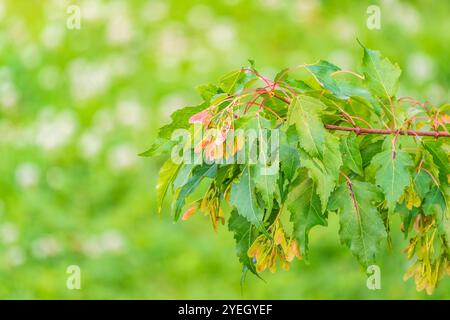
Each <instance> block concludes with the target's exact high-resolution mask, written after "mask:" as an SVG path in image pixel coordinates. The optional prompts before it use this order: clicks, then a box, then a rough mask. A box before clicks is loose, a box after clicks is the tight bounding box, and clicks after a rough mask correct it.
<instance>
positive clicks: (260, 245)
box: [147, 47, 450, 293]
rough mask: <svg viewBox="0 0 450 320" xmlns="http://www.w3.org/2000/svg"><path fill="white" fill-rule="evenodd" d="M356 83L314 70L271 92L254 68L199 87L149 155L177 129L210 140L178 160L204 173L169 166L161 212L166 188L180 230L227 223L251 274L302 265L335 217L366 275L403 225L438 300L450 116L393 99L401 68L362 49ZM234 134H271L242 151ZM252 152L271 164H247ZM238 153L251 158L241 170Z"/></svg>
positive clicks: (334, 70) (294, 74) (289, 77)
mask: <svg viewBox="0 0 450 320" xmlns="http://www.w3.org/2000/svg"><path fill="white" fill-rule="evenodd" d="M302 70H303V71H305V70H306V73H305V72H303V73H302V72H301V71H302ZM361 72H362V74H358V73H356V72H352V71H348V70H342V69H340V68H339V67H337V66H335V65H333V64H332V63H329V62H327V61H319V62H318V63H316V64H308V65H300V66H298V67H296V68H291V69H284V70H282V71H281V72H280V73H278V74H277V75H276V77H275V78H274V80H270V79H268V78H266V77H264V76H263V75H261V74H260V73H259V72H258V71H257V70H256V69H255V65H254V63H253V61H250V66H249V67H245V68H242V69H239V70H236V71H233V72H231V73H229V74H227V75H225V76H224V77H222V78H221V79H220V81H219V83H218V85H207V86H202V87H201V88H200V94H201V96H202V97H203V99H204V102H203V103H202V104H201V105H199V106H198V107H195V108H196V109H195V111H196V112H195V113H193V112H192V111H193V110H194V109H192V107H188V108H185V109H180V110H178V111H176V112H175V114H174V116H173V117H172V119H173V122H172V123H171V124H169V125H166V126H165V127H163V129H161V130H160V135H159V140H158V142H157V143H156V145H155V146H153V147H152V149H151V150H158V149H166V150H167V149H168V148H161V146H164V145H166V146H167V145H170V144H171V143H173V141H171V139H170V138H169V133H172V132H174V131H175V130H176V129H180V128H188V129H189V130H190V132H198V130H200V131H204V132H205V134H204V135H202V136H201V137H200V140H199V141H195V138H196V136H195V134H194V137H193V138H192V139H191V138H189V141H188V142H193V147H190V146H188V147H187V148H185V149H184V151H183V155H187V157H185V158H184V159H188V158H190V156H191V154H192V153H193V154H194V155H200V157H201V159H202V160H203V161H200V162H197V163H194V164H192V163H190V162H186V161H185V162H184V163H180V164H179V166H180V168H181V169H179V168H178V167H177V168H175V167H173V164H172V160H167V161H168V162H166V164H165V165H164V166H163V168H162V170H161V175H160V182H159V183H158V190H159V195H160V196H159V197H158V199H159V200H160V203H161V201H162V199H163V198H164V194H165V191H166V190H167V189H168V188H167V186H171V187H170V189H172V191H173V194H174V200H173V203H174V212H175V214H174V217H175V220H178V219H179V217H180V216H181V211H182V210H183V209H185V210H186V208H187V211H186V213H185V215H184V217H185V218H186V219H184V220H187V218H189V217H190V216H191V215H192V214H193V212H194V211H196V210H197V209H198V210H199V211H202V212H203V213H205V214H206V215H208V216H210V217H211V221H212V223H213V227H214V229H217V226H218V221H221V222H222V223H223V222H224V221H225V220H226V217H227V215H228V216H229V218H228V219H229V230H230V231H232V232H233V233H234V238H235V240H236V242H237V253H238V257H239V260H240V261H241V262H242V263H243V265H244V272H246V271H248V270H250V271H251V272H252V273H255V274H258V273H260V272H262V271H264V270H265V269H266V268H268V269H269V270H270V271H272V272H274V271H275V270H276V265H277V261H279V264H280V265H281V266H282V267H283V268H285V269H288V268H289V265H290V262H291V261H292V260H293V258H294V257H297V258H299V259H301V258H302V257H305V258H307V257H308V250H309V246H308V237H309V232H310V230H311V229H312V228H314V227H316V226H319V225H321V226H326V225H327V219H328V216H329V215H330V214H337V215H338V216H339V223H340V231H339V235H340V240H341V243H342V244H344V245H345V246H347V247H348V248H349V249H350V251H351V253H352V254H353V255H354V256H355V257H356V259H357V260H358V261H359V263H360V264H361V265H362V266H363V267H368V266H369V265H370V264H373V263H375V262H376V259H377V256H378V253H379V251H380V247H381V246H383V245H386V244H387V240H388V239H390V237H389V234H390V232H391V230H390V229H391V228H390V220H391V218H392V217H393V216H394V215H401V218H402V221H403V224H402V231H403V232H404V233H405V236H407V237H410V245H409V246H408V248H407V252H408V258H414V259H415V261H416V262H415V263H414V264H413V266H412V267H411V269H410V271H408V273H407V276H412V275H414V277H415V281H416V285H417V289H418V290H422V289H426V291H427V292H428V293H432V292H433V290H434V288H435V287H436V285H437V283H438V280H439V279H440V278H441V277H442V276H443V275H444V274H445V273H450V261H449V259H450V255H449V248H448V232H447V227H446V223H447V216H448V213H449V201H450V188H449V181H450V174H449V171H450V165H449V150H450V149H449V147H450V145H449V144H448V137H449V134H448V130H449V128H450V124H449V123H448V120H446V119H448V115H449V114H448V108H447V109H446V106H445V105H442V106H434V105H431V104H430V103H420V102H418V101H415V100H412V99H405V98H399V97H397V96H396V88H397V87H398V83H399V78H400V74H401V71H400V68H399V66H398V65H396V64H393V63H391V62H390V60H389V59H387V58H385V57H383V56H382V55H381V54H380V53H379V52H377V51H373V50H369V49H367V48H365V47H363V60H362V67H361ZM199 127H200V129H198V128H199ZM239 129H244V130H254V131H255V132H257V137H258V138H261V136H260V135H262V132H266V131H267V130H269V132H270V134H269V136H268V139H266V140H264V139H257V142H255V141H253V140H252V141H250V140H249V139H247V138H244V141H242V139H241V140H240V138H239V137H236V136H235V133H236V132H237V131H238V130H239ZM265 130H266V131H265ZM229 141H231V143H228V142H229ZM273 142H278V144H277V146H276V149H275V151H274V152H269V151H268V145H270V144H271V143H273ZM369 146H370V147H369ZM271 151H273V150H271ZM252 152H255V153H258V154H259V155H263V158H264V160H268V161H265V162H263V163H261V161H259V162H252V161H251V154H252ZM153 153H154V152H148V153H147V155H152V154H153ZM242 153H243V154H249V156H248V158H246V161H245V162H243V163H240V162H237V161H236V158H237V156H238V155H239V154H242ZM230 160H231V161H230ZM232 160H234V161H232ZM269 165H272V166H275V167H276V170H275V171H274V172H269V170H268V167H269ZM186 168H188V169H186ZM185 169H186V170H185ZM178 170H179V171H178ZM180 175H182V176H180ZM180 180H182V181H183V182H182V183H180V182H179V181H180ZM174 181H178V183H174ZM197 189H199V193H196V191H197ZM202 190H203V191H202ZM204 190H207V191H206V192H205V191H204ZM194 194H195V195H194ZM198 194H200V195H201V196H200V197H201V198H202V199H203V200H196V199H195V197H198ZM202 194H203V196H202ZM199 201H201V203H202V204H201V206H198V205H197V204H198V202H199ZM185 202H186V203H187V206H186V205H185ZM411 233H414V235H411Z"/></svg>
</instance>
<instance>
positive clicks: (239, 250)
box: [228, 210, 258, 275]
mask: <svg viewBox="0 0 450 320" xmlns="http://www.w3.org/2000/svg"><path fill="white" fill-rule="evenodd" d="M252 229H253V226H252V224H251V223H250V222H249V221H248V220H247V219H245V218H244V217H242V216H241V215H239V214H238V212H237V211H236V210H233V211H231V215H230V219H229V220H228V230H230V231H231V232H233V233H234V240H236V255H237V256H238V258H239V261H240V262H241V263H242V264H243V265H244V272H245V271H246V270H249V271H250V272H252V273H253V274H255V275H258V273H257V272H256V268H255V264H254V263H253V261H252V258H250V257H249V256H248V254H247V252H248V249H249V248H250V246H251V245H252V243H253V241H255V238H256V235H255V234H254V233H255V232H252Z"/></svg>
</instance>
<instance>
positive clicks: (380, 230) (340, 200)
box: [329, 181, 387, 267]
mask: <svg viewBox="0 0 450 320" xmlns="http://www.w3.org/2000/svg"><path fill="white" fill-rule="evenodd" d="M379 201H381V196H380V192H379V191H378V189H377V188H376V187H375V186H374V185H372V184H371V183H368V182H361V181H352V182H351V183H347V184H342V185H340V186H339V187H338V188H337V189H336V191H335V192H334V193H333V195H332V197H331V200H330V205H329V208H330V210H338V212H339V224H340V230H339V235H340V238H341V242H342V243H343V244H345V245H346V246H347V247H349V248H350V251H351V252H352V253H353V255H354V256H355V257H356V258H357V259H358V261H359V263H361V264H362V265H363V266H364V267H367V266H368V265H370V264H371V263H372V262H373V261H374V260H375V257H376V254H377V252H378V250H379V246H380V242H381V241H382V240H384V239H385V238H386V236H387V234H386V230H385V227H384V224H383V220H382V219H381V216H380V214H379V212H378V210H377V207H376V205H375V204H376V203H377V202H379Z"/></svg>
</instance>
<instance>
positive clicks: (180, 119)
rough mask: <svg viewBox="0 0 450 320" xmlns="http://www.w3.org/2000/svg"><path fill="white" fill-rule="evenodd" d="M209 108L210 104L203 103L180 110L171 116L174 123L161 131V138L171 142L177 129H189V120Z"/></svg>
mask: <svg viewBox="0 0 450 320" xmlns="http://www.w3.org/2000/svg"><path fill="white" fill-rule="evenodd" d="M207 107H208V104H206V103H202V104H199V105H198V106H194V107H185V108H182V109H178V110H177V111H175V112H174V113H172V115H171V116H170V117H171V119H172V122H171V123H169V124H167V125H165V126H163V127H161V129H159V133H158V135H159V137H160V138H163V139H166V140H170V139H171V137H172V133H173V132H174V131H175V130H177V129H188V128H189V127H190V124H189V118H190V117H192V116H193V115H194V114H197V113H199V112H201V111H203V110H205V109H206V108H207Z"/></svg>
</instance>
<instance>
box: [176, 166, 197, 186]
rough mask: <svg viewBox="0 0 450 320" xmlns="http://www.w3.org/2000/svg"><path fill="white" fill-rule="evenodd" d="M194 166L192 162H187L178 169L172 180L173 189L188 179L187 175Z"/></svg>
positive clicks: (182, 184) (188, 175)
mask: <svg viewBox="0 0 450 320" xmlns="http://www.w3.org/2000/svg"><path fill="white" fill-rule="evenodd" d="M195 166H196V165H195V164H193V163H187V164H185V165H183V166H182V167H181V168H180V170H178V173H177V176H176V178H175V180H174V181H173V188H174V189H175V190H176V189H178V188H181V187H182V186H184V185H185V184H186V183H187V182H188V181H189V177H190V175H191V172H192V170H193V169H194V167H195Z"/></svg>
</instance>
